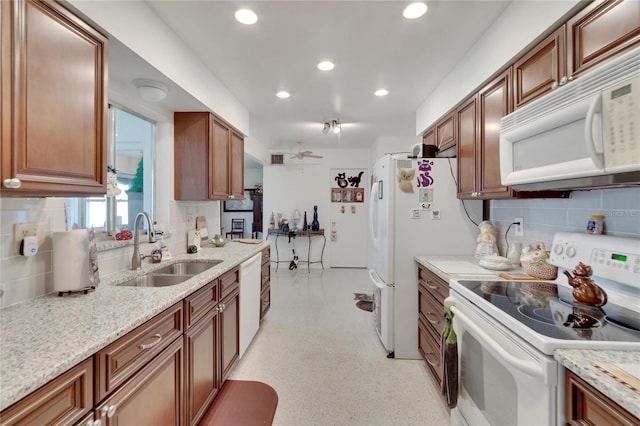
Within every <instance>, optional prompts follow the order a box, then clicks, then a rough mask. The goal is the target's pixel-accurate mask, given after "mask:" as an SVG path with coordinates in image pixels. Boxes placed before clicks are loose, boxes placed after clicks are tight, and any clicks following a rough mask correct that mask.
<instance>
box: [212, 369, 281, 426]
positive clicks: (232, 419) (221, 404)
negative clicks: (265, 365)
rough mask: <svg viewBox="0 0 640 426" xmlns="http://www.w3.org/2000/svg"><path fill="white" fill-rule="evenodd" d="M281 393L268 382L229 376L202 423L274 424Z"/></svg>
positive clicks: (216, 425)
mask: <svg viewBox="0 0 640 426" xmlns="http://www.w3.org/2000/svg"><path fill="white" fill-rule="evenodd" d="M277 406H278V394H277V393H276V391H275V390H274V389H273V388H272V387H271V386H269V385H267V384H266V383H262V382H253V381H245V380H227V381H226V382H224V385H223V386H222V390H221V391H220V393H219V394H218V395H217V396H216V398H215V399H214V400H213V404H211V407H209V410H207V412H206V414H205V415H204V417H203V418H202V420H201V421H200V423H199V426H261V425H271V424H273V418H274V417H275V415H276V407H277Z"/></svg>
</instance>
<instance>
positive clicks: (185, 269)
mask: <svg viewBox="0 0 640 426" xmlns="http://www.w3.org/2000/svg"><path fill="white" fill-rule="evenodd" d="M221 262H222V260H214V261H212V262H176V263H172V264H171V265H167V266H165V267H163V268H160V269H156V270H155V271H152V272H150V273H149V274H150V275H157V274H171V275H198V274H199V273H201V272H204V271H206V270H207V269H209V268H213V267H214V266H216V265H217V264H218V263H221Z"/></svg>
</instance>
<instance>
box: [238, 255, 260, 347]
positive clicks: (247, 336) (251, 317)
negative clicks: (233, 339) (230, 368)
mask: <svg viewBox="0 0 640 426" xmlns="http://www.w3.org/2000/svg"><path fill="white" fill-rule="evenodd" d="M261 267H262V253H258V254H256V255H255V256H253V257H251V258H250V259H249V260H246V261H245V262H243V263H242V264H241V265H240V357H242V355H243V354H244V352H245V351H246V350H247V347H249V344H250V343H251V340H253V337H254V336H255V335H256V333H257V332H258V329H259V328H260V303H261V302H260V285H261V283H262V276H261Z"/></svg>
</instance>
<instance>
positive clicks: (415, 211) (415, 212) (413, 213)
mask: <svg viewBox="0 0 640 426" xmlns="http://www.w3.org/2000/svg"><path fill="white" fill-rule="evenodd" d="M409 218H410V219H420V209H411V213H410V215H409Z"/></svg>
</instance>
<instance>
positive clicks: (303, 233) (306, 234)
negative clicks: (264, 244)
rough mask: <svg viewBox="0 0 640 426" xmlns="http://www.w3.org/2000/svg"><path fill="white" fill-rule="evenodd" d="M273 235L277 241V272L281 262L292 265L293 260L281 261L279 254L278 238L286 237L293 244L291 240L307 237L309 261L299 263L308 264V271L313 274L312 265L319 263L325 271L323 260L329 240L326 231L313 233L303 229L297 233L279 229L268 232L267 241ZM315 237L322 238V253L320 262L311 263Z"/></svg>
mask: <svg viewBox="0 0 640 426" xmlns="http://www.w3.org/2000/svg"><path fill="white" fill-rule="evenodd" d="M271 235H275V237H276V240H275V247H276V260H275V263H276V272H277V271H278V265H279V264H280V263H281V262H284V263H290V262H291V260H280V254H279V253H278V238H279V237H282V236H285V237H288V238H289V242H291V238H296V237H306V238H307V239H308V244H307V260H299V261H298V262H306V263H307V270H308V271H309V272H311V264H312V263H319V264H320V265H321V266H322V269H324V263H323V262H322V258H323V256H324V248H325V246H326V245H327V238H326V237H325V236H324V229H318V230H317V231H312V230H311V229H307V230H306V231H303V230H301V229H299V230H297V231H281V230H279V229H269V230H268V231H267V239H268V238H269V236H271ZM313 237H322V240H323V241H322V251H321V252H320V260H314V261H311V238H313Z"/></svg>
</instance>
